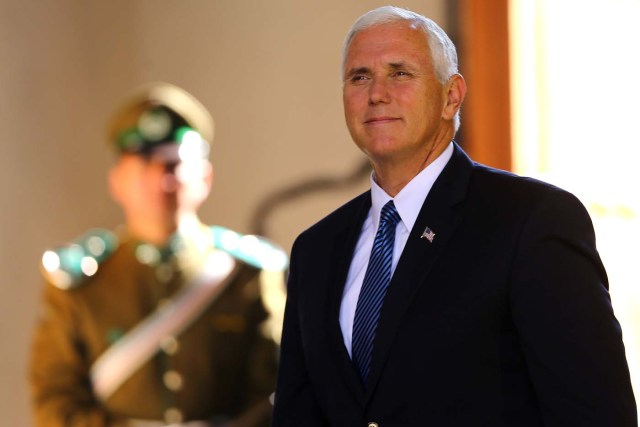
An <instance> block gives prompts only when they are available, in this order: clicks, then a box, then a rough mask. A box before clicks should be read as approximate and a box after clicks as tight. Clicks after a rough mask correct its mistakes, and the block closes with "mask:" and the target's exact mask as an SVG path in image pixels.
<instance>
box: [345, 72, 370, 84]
mask: <svg viewBox="0 0 640 427" xmlns="http://www.w3.org/2000/svg"><path fill="white" fill-rule="evenodd" d="M367 80H369V78H368V77H367V76H365V75H363V74H357V75H355V76H352V77H351V78H350V79H349V81H350V82H351V83H354V84H358V83H363V82H365V81H367Z"/></svg>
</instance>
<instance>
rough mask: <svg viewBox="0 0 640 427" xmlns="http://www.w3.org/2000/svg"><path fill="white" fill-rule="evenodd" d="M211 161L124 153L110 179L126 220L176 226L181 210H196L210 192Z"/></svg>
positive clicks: (167, 226)
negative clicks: (174, 159)
mask: <svg viewBox="0 0 640 427" xmlns="http://www.w3.org/2000/svg"><path fill="white" fill-rule="evenodd" d="M210 174H211V165H210V163H209V162H208V161H206V160H201V161H197V162H196V161H191V162H188V163H183V162H179V161H174V162H167V161H166V160H163V159H157V158H154V157H149V158H146V157H144V156H141V155H132V154H129V155H127V154H125V155H122V156H121V157H120V159H119V160H118V163H117V164H116V165H115V166H114V168H113V170H112V173H111V176H110V181H111V189H112V195H113V197H114V199H115V201H116V202H117V203H118V204H120V206H121V207H122V208H123V210H124V211H125V215H126V217H127V222H129V223H130V225H133V224H140V223H142V224H145V225H146V226H147V227H157V228H159V229H161V230H175V229H176V228H177V226H178V223H179V221H180V217H181V215H182V214H186V213H195V212H196V210H197V209H198V208H199V207H200V205H201V204H202V202H203V201H204V200H205V199H206V197H207V195H208V194H209V186H210Z"/></svg>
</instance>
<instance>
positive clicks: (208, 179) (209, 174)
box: [204, 161, 214, 195]
mask: <svg viewBox="0 0 640 427" xmlns="http://www.w3.org/2000/svg"><path fill="white" fill-rule="evenodd" d="M213 181H214V175H213V165H212V164H211V162H210V161H207V163H206V166H205V171H204V182H205V183H206V184H207V195H209V192H210V191H211V186H213Z"/></svg>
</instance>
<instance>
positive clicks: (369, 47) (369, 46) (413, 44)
mask: <svg viewBox="0 0 640 427" xmlns="http://www.w3.org/2000/svg"><path fill="white" fill-rule="evenodd" d="M405 50H407V51H414V52H416V53H418V52H419V53H428V51H429V43H428V39H427V36H426V34H425V33H424V32H423V31H422V30H421V29H419V28H415V27H414V26H411V25H409V24H406V23H392V24H378V25H374V26H371V27H368V28H365V29H363V30H360V31H358V32H357V33H356V34H355V35H354V36H353V38H352V39H351V42H350V43H349V46H348V47H347V51H346V58H347V59H348V58H349V57H350V56H353V55H354V53H361V52H362V51H364V52H366V53H376V52H378V53H380V54H382V53H384V52H387V51H405Z"/></svg>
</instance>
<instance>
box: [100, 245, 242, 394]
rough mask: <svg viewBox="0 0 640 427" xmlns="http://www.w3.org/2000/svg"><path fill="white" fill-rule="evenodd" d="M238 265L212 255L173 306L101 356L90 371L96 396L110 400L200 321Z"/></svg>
mask: <svg viewBox="0 0 640 427" xmlns="http://www.w3.org/2000/svg"><path fill="white" fill-rule="evenodd" d="M235 265H236V262H235V260H234V259H233V257H231V256H230V255H229V254H227V253H226V252H223V251H214V252H212V254H211V255H210V256H209V258H208V259H207V260H206V262H205V266H204V267H203V270H202V272H201V273H200V274H199V275H197V276H196V277H194V278H193V280H191V282H189V284H188V285H186V286H185V287H184V288H183V289H182V290H181V291H180V292H179V293H178V295H177V296H176V297H175V298H173V299H172V300H171V302H170V303H168V304H166V305H163V306H162V307H161V308H159V309H158V310H156V311H155V312H153V313H152V314H151V315H149V316H148V317H146V318H145V319H144V320H142V321H141V322H140V323H139V324H138V325H136V326H135V327H134V328H133V329H131V330H130V331H129V332H127V334H126V335H125V336H124V337H122V338H121V339H119V340H118V341H117V342H116V343H115V344H113V345H112V346H111V347H109V348H108V349H107V351H105V352H104V353H103V354H101V355H100V357H99V358H98V359H97V360H96V361H95V362H94V364H93V366H91V371H90V376H91V382H92V384H93V391H94V393H95V394H96V396H97V397H98V398H99V399H100V400H102V401H105V400H107V399H108V398H109V396H111V394H113V392H115V391H116V390H117V389H118V387H120V385H122V383H124V382H125V381H126V380H127V378H129V377H130V376H131V375H132V374H133V373H134V372H136V371H137V370H138V368H140V367H141V366H142V365H144V364H145V363H146V362H147V361H148V360H149V359H150V358H151V357H152V356H153V355H154V354H156V352H157V351H158V349H159V348H160V344H161V341H162V339H163V338H165V337H167V336H169V335H178V334H179V333H181V332H182V331H184V330H185V329H186V328H187V327H188V326H189V325H190V324H191V322H192V321H193V320H195V319H197V318H198V317H199V315H200V314H202V312H203V311H204V310H205V309H206V308H207V307H208V306H209V305H210V304H211V303H212V302H213V301H214V300H215V299H216V298H217V297H218V295H220V293H221V292H222V291H223V290H224V288H225V287H226V285H227V284H228V282H229V279H230V275H231V272H232V271H233V269H234V267H235Z"/></svg>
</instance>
